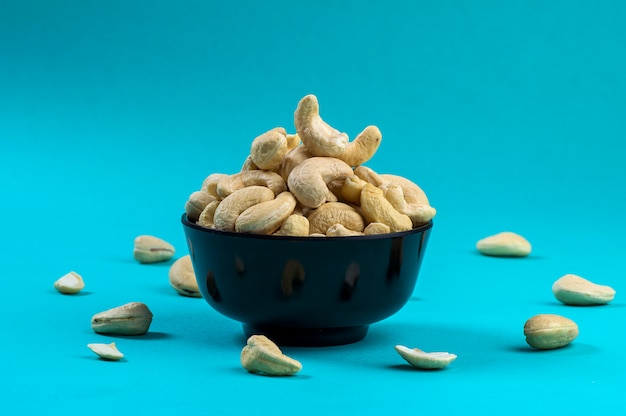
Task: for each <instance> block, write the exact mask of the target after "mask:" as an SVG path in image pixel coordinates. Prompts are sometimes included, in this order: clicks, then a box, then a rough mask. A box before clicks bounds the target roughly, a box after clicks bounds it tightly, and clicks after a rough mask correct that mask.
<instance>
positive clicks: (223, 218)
mask: <svg viewBox="0 0 626 416" xmlns="http://www.w3.org/2000/svg"><path fill="white" fill-rule="evenodd" d="M250 172H254V171H250ZM272 199H274V192H272V190H271V189H269V188H267V187H265V186H258V185H252V186H247V187H245V188H241V189H238V190H236V191H235V192H233V193H231V194H230V195H228V196H227V197H226V198H224V199H223V200H222V202H220V204H219V205H218V206H217V208H216V209H215V215H214V217H213V223H214V224H213V226H214V228H215V229H218V230H225V231H235V221H236V220H237V217H239V215H240V214H241V213H242V212H244V211H245V210H246V209H248V208H250V207H251V206H253V205H256V204H258V203H261V202H265V201H271V200H272Z"/></svg>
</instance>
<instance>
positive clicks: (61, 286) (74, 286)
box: [53, 271, 85, 295]
mask: <svg viewBox="0 0 626 416" xmlns="http://www.w3.org/2000/svg"><path fill="white" fill-rule="evenodd" d="M53 286H54V288H55V289H56V290H58V291H59V292H60V293H63V294H64V295H73V294H75V293H78V292H80V291H81V290H83V289H84V288H85V281H84V280H83V278H82V276H81V275H79V274H78V273H76V272H74V271H71V272H69V273H67V274H65V275H63V276H61V277H60V278H58V279H57V280H56V281H55V282H54V284H53Z"/></svg>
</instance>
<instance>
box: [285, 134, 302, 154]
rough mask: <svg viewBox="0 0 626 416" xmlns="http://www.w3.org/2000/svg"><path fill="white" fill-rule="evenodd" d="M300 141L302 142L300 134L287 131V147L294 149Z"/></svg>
mask: <svg viewBox="0 0 626 416" xmlns="http://www.w3.org/2000/svg"><path fill="white" fill-rule="evenodd" d="M300 143H302V141H301V140H300V136H298V133H295V134H290V133H287V149H289V150H291V149H295V148H296V147H298V146H300Z"/></svg>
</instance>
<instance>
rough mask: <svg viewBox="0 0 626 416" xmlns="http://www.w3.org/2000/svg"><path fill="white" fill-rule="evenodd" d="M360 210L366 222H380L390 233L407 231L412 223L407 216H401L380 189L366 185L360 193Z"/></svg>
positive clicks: (369, 184) (411, 226)
mask: <svg viewBox="0 0 626 416" xmlns="http://www.w3.org/2000/svg"><path fill="white" fill-rule="evenodd" d="M361 209H362V210H363V217H365V220H366V221H367V222H382V223H383V224H386V225H388V226H389V229H390V230H391V232H397V231H408V230H410V229H412V228H413V222H412V221H411V218H409V216H408V215H405V214H401V213H399V212H398V211H396V209H395V208H394V207H393V205H391V203H390V202H389V201H387V199H385V196H384V195H383V191H382V189H380V188H377V187H375V186H374V185H372V184H371V183H368V184H367V185H365V186H364V187H363V190H362V191H361Z"/></svg>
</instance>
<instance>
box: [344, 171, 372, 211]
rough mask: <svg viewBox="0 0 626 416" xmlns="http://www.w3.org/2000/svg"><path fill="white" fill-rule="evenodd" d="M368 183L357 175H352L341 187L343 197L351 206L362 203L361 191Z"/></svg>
mask: <svg viewBox="0 0 626 416" xmlns="http://www.w3.org/2000/svg"><path fill="white" fill-rule="evenodd" d="M366 183H367V182H366V181H364V180H363V179H361V178H359V177H358V176H356V175H350V176H348V177H347V178H346V180H345V181H344V182H343V186H342V187H341V197H342V198H343V200H344V201H346V202H349V203H351V204H357V205H358V204H360V203H361V190H362V189H363V187H364V186H365V184H366Z"/></svg>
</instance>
